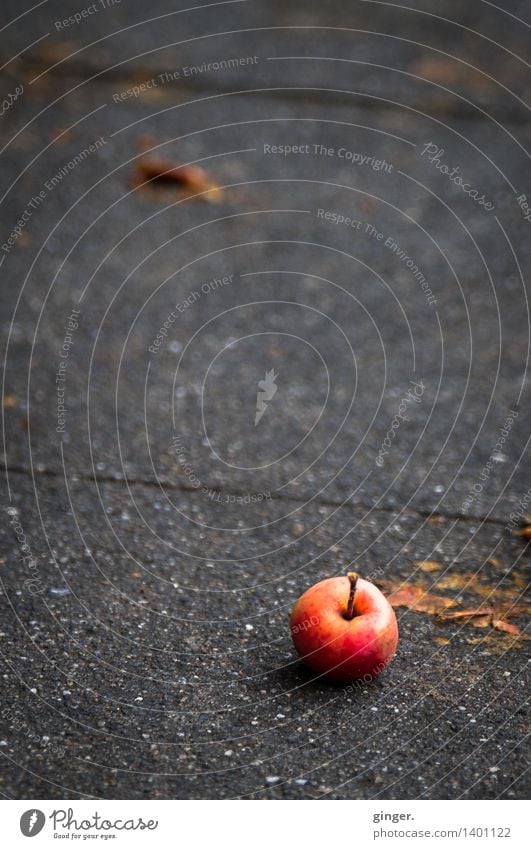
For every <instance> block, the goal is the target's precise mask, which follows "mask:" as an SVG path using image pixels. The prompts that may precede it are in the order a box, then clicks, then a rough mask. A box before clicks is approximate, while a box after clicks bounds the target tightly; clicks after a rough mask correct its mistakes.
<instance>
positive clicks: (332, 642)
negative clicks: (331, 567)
mask: <svg viewBox="0 0 531 849" xmlns="http://www.w3.org/2000/svg"><path fill="white" fill-rule="evenodd" d="M290 630H291V635H292V638H293V642H294V644H295V648H296V649H297V651H298V653H299V654H300V655H301V657H303V658H304V660H305V662H306V663H307V665H308V666H309V667H310V669H312V670H313V672H316V673H317V674H318V675H322V676H324V677H326V678H328V679H330V680H332V681H337V682H342V683H347V682H349V681H356V680H358V679H360V678H364V679H365V680H366V681H368V680H371V679H372V678H374V677H376V675H379V674H380V672H382V671H383V670H384V669H385V668H386V666H387V665H388V664H389V663H390V661H391V659H392V657H393V655H394V653H395V651H396V646H397V643H398V625H397V623H396V616H395V612H394V610H393V608H392V607H391V605H390V604H389V602H388V601H387V599H386V598H385V596H384V595H382V593H381V592H380V590H379V589H378V587H375V586H374V584H371V583H370V582H369V581H365V580H363V578H359V576H358V575H357V573H356V572H349V573H348V575H346V576H345V577H342V578H327V579H326V580H325V581H320V582H319V583H318V584H314V586H313V587H310V589H309V590H306V592H305V593H304V594H303V595H301V597H300V598H299V600H298V601H297V602H296V603H295V606H294V608H293V610H292V612H291V618H290Z"/></svg>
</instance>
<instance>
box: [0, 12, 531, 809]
mask: <svg viewBox="0 0 531 849" xmlns="http://www.w3.org/2000/svg"><path fill="white" fill-rule="evenodd" d="M197 5H198V8H195V9H194V10H192V11H184V10H185V9H186V8H187V6H186V5H185V4H180V3H178V4H175V3H168V2H156V3H151V4H149V9H146V7H145V5H144V4H136V3H132V2H126V0H122V2H121V3H116V4H115V5H113V6H111V7H109V8H108V9H105V10H104V9H102V8H98V11H97V12H93V13H92V14H87V16H86V17H84V18H83V19H82V20H81V22H80V23H78V24H76V23H75V22H71V23H69V24H64V21H65V19H66V18H67V17H68V16H69V15H74V13H75V12H76V11H80V10H82V9H87V8H88V6H87V4H84V3H73V4H72V3H68V4H67V3H64V2H44V3H42V4H39V5H38V6H37V7H35V8H34V9H33V10H32V11H30V6H29V5H28V6H27V7H25V8H24V7H21V5H20V3H14V2H6V3H4V4H3V6H2V23H1V29H0V65H2V66H3V68H2V71H1V74H0V86H1V93H2V98H8V95H9V93H13V92H14V91H15V89H16V87H17V86H20V85H22V86H23V89H24V91H23V93H22V95H21V96H20V97H19V98H18V99H16V102H14V103H13V104H12V105H10V106H8V107H7V108H6V109H4V114H3V115H2V117H1V123H0V133H1V139H0V141H1V144H2V153H1V156H2V166H3V167H2V169H1V173H0V198H1V203H2V236H1V239H0V241H1V242H2V243H3V244H4V245H5V244H6V243H7V240H8V238H9V236H10V234H11V233H12V232H13V229H14V228H15V226H16V224H17V222H18V221H19V219H20V218H21V216H22V215H23V214H24V212H25V211H26V213H27V216H26V217H27V218H28V220H27V221H26V222H25V224H24V226H23V227H22V232H21V234H20V236H19V237H18V238H16V239H15V244H14V245H13V246H12V247H11V248H10V249H9V250H7V251H6V250H4V249H2V250H0V260H2V266H1V270H0V274H1V278H2V285H1V288H0V310H1V313H0V320H1V331H2V345H3V347H2V353H3V355H4V357H5V372H4V386H3V396H4V403H3V437H4V438H3V446H2V454H3V456H2V463H3V469H4V472H3V481H2V513H3V518H4V521H3V522H2V527H1V530H0V533H1V540H2V542H1V577H2V595H1V597H0V601H1V604H2V614H1V620H0V623H1V642H0V648H1V653H2V665H3V670H2V674H3V676H4V678H3V683H4V686H3V702H4V707H5V710H4V713H3V714H2V716H1V722H2V725H1V726H0V755H1V756H2V761H3V764H2V766H3V769H2V777H1V778H0V782H1V783H0V792H2V793H3V794H4V795H5V796H6V797H12V798H32V797H33V798H39V797H40V798H46V797H50V798H65V797H66V798H86V797H102V798H113V797H116V798H183V797H184V798H233V797H256V798H277V797H278V798H314V797H332V798H348V799H350V798H418V797H420V798H495V797H503V798H517V797H523V796H524V794H525V792H526V790H525V778H524V772H525V732H526V725H525V719H526V717H525V713H524V708H525V698H526V689H525V679H524V668H525V659H526V654H527V652H526V642H525V640H523V639H522V638H520V639H518V640H516V641H515V640H513V639H512V638H511V637H510V636H509V635H506V634H504V633H501V632H499V631H495V630H494V629H492V628H488V629H487V630H484V629H483V630H479V629H476V628H474V627H472V626H471V625H466V624H463V623H462V622H459V621H458V622H453V623H448V622H446V623H442V622H440V621H439V620H438V619H436V618H435V617H434V616H432V615H428V614H424V613H418V612H414V611H407V610H405V609H404V608H399V609H398V610H397V615H398V616H399V623H400V630H401V634H402V639H401V642H400V645H399V649H398V654H397V657H396V659H395V661H394V662H393V664H392V666H391V667H390V668H389V670H388V671H386V673H385V674H384V675H383V676H382V677H381V678H380V679H378V680H376V681H373V682H372V683H370V684H368V685H367V686H364V687H356V688H350V689H346V690H345V689H341V688H336V687H330V686H329V685H327V684H326V683H325V682H323V681H315V680H312V678H311V676H310V674H309V673H308V672H307V671H306V670H305V669H304V667H303V666H302V664H301V663H300V662H299V661H298V660H297V658H296V656H295V654H294V650H293V647H292V645H291V640H290V635H289V631H288V625H287V620H288V615H289V610H290V608H291V606H292V604H293V603H294V601H295V600H296V598H297V597H298V596H299V595H300V594H301V593H302V592H303V591H304V589H306V588H307V587H308V586H309V585H310V584H311V583H313V582H314V581H317V580H320V579H321V578H323V577H327V576H329V575H333V574H340V573H342V572H344V571H346V569H347V567H348V565H349V564H350V563H351V562H352V561H353V560H357V561H358V562H359V564H360V568H361V571H362V572H363V573H364V574H365V575H367V576H369V577H372V578H373V579H374V580H376V581H379V580H380V581H382V580H383V581H384V583H385V581H387V582H392V583H394V584H396V585H399V584H400V582H401V581H403V582H405V583H406V584H407V583H413V584H415V583H418V582H419V580H420V579H422V580H423V581H424V583H425V585H426V587H427V588H430V590H431V591H434V592H438V591H444V592H446V593H447V594H448V596H449V597H453V598H455V600H456V601H457V602H458V603H459V604H460V606H461V607H463V606H465V607H466V606H472V607H474V606H476V605H477V603H478V594H477V586H478V584H477V582H478V581H480V582H481V586H483V587H490V588H492V597H493V598H495V597H496V592H497V591H498V592H502V593H510V592H514V595H515V600H518V601H520V598H519V596H520V594H521V593H522V591H523V588H524V586H525V579H524V573H525V567H526V565H528V562H529V560H528V552H527V550H526V548H525V545H524V544H523V542H522V540H521V539H520V538H517V537H515V536H514V534H513V533H512V532H511V529H510V528H509V527H508V522H509V520H510V516H511V513H515V512H516V513H517V514H518V518H519V519H520V518H521V519H523V514H524V512H525V510H524V508H523V507H522V506H521V504H522V499H525V495H526V493H527V491H528V489H529V462H528V460H529V449H528V441H529V379H528V376H527V359H528V353H529V327H530V324H529V311H528V300H527V294H526V289H527V285H526V283H527V279H528V274H529V261H530V244H531V242H530V239H529V232H530V230H529V228H530V227H531V222H530V221H526V220H525V218H524V215H523V212H522V209H521V207H520V206H519V203H518V200H517V198H518V196H520V195H522V194H526V193H527V196H528V198H529V197H531V181H530V173H531V172H530V168H529V152H528V148H529V139H530V135H531V131H530V125H529V106H528V105H527V104H528V102H529V100H530V95H531V77H530V74H529V67H530V65H529V63H530V61H531V57H530V50H529V44H530V40H529V34H530V32H531V15H530V14H529V13H530V9H529V4H527V3H524V2H512V3H508V4H504V6H505V10H504V11H502V10H501V8H497V7H496V6H495V5H494V4H492V3H487V2H482V0H474V2H473V3H470V4H466V5H464V4H462V3H457V2H439V3H437V2H425V3H420V2H418V3H417V2H415V3H412V4H409V8H408V9H405V8H402V7H401V6H400V7H399V6H398V4H394V3H385V4H384V3H369V2H349V3H339V2H333V3H327V4H322V3H319V2H304V3H303V2H300V3H299V2H292V3H278V2H254V0H249V2H242V3H222V4H214V5H209V6H207V5H201V4H197ZM176 6H177V8H175V7H176ZM181 7H182V8H181ZM26 9H27V14H24V12H25V11H26ZM19 16H20V17H19ZM16 18H18V20H15V21H14V19H16ZM13 21H14V22H13ZM61 22H63V23H61ZM237 57H243V58H245V57H247V58H249V57H256V61H253V63H252V64H245V65H242V66H240V67H238V68H237V69H232V70H230V69H229V70H227V69H225V70H223V69H222V70H217V71H216V70H215V69H211V70H203V71H201V72H198V73H195V74H193V75H192V76H189V75H187V74H186V72H185V71H184V69H185V68H186V67H190V66H195V67H198V66H201V65H202V64H203V63H206V64H208V63H216V62H219V61H220V60H223V59H230V58H237ZM281 57H282V58H281ZM290 57H291V58H290ZM177 71H178V72H179V74H180V76H179V77H178V78H176V79H173V80H172V81H171V82H168V81H165V82H162V80H161V77H160V76H159V75H164V74H166V75H172V76H175V75H176V72H177ZM164 79H166V77H164ZM153 80H155V82H154V83H153V82H152V83H151V85H150V87H149V88H148V87H146V85H145V84H146V83H150V81H153ZM142 85H144V89H143V90H142V91H140V92H139V93H137V94H134V93H132V89H133V87H134V86H137V87H140V86H142ZM128 92H129V93H128ZM124 93H125V94H124ZM6 102H7V101H6ZM97 139H103V142H101V144H100V147H99V149H98V150H97V151H96V152H92V153H89V154H87V155H83V157H82V160H81V161H77V160H76V157H79V155H80V153H81V152H82V151H85V150H86V149H87V148H88V147H89V146H90V145H91V144H93V143H94V142H95V141H96V140H97ZM428 144H432V145H434V146H436V147H437V148H438V149H439V150H440V151H442V152H441V153H440V159H439V161H440V163H443V164H445V165H447V166H448V168H449V170H451V169H452V168H458V169H459V174H461V175H462V176H463V179H465V180H466V181H467V183H469V184H470V185H471V186H472V187H474V188H476V189H477V191H478V195H480V196H481V195H483V196H484V197H485V200H486V201H490V202H491V203H492V204H493V206H494V209H492V210H491V211H488V210H487V209H485V207H484V206H482V205H481V204H479V203H478V202H477V200H474V199H473V198H471V197H470V196H468V195H467V194H465V193H464V192H463V191H462V189H460V188H459V187H458V186H456V185H455V183H453V182H451V181H450V180H449V178H448V175H447V174H444V173H442V171H441V170H440V168H437V167H436V165H435V163H434V162H430V160H429V158H428V155H427V153H426V146H427V145H428ZM268 145H269V146H271V145H284V146H285V145H291V146H293V145H297V146H299V150H300V149H301V146H305V145H308V153H306V152H301V153H291V154H289V155H281V154H280V153H276V154H275V153H271V152H267V151H268V147H267V146H268ZM314 145H323V148H326V149H327V150H328V151H332V152H331V153H329V154H326V153H325V152H324V150H323V149H320V150H319V152H316V151H315V150H314V147H313V146H314ZM146 149H147V152H146ZM302 149H303V150H305V149H306V148H304V147H303V148H302ZM340 150H348V151H351V152H354V153H356V155H357V156H358V162H357V163H351V162H349V161H348V160H347V159H345V158H344V157H343V156H341V155H340V154H339V151H340ZM144 157H147V158H151V159H155V158H163V159H165V160H169V161H170V162H179V163H183V162H184V163H192V162H193V163H199V164H201V165H202V167H204V168H205V170H206V171H207V172H208V175H209V177H210V178H211V179H212V181H213V182H215V183H216V184H218V185H219V186H221V187H222V188H221V191H220V193H219V196H206V195H203V196H201V197H199V198H197V197H196V198H190V197H187V196H186V195H185V194H184V193H183V192H182V191H180V190H179V188H178V187H176V186H166V187H164V186H154V185H153V186H149V187H139V186H138V184H137V178H136V176H135V175H136V168H137V166H138V162H139V161H141V160H142V159H143V158H144ZM360 157H365V159H364V160H363V161H364V163H365V164H360ZM367 158H373V159H372V161H373V163H377V162H380V163H386V166H385V167H383V168H380V170H375V168H373V167H371V165H370V164H367ZM76 162H77V164H76ZM72 163H74V164H73V165H72ZM58 175H59V176H58ZM54 179H55V185H53V184H52V183H51V182H50V181H54ZM50 186H51V188H50ZM39 192H43V198H42V203H40V204H39V205H38V206H37V207H35V208H32V206H31V203H32V198H34V197H35V196H37V195H38V194H39ZM319 210H325V211H328V212H334V213H337V214H341V215H344V216H348V217H350V218H353V219H356V220H357V221H359V222H360V226H359V229H357V228H353V227H350V226H347V225H345V224H337V223H334V221H331V220H325V219H324V218H323V217H322V214H320V213H319ZM371 227H372V228H373V230H371ZM376 233H380V234H382V236H381V238H377V237H375V234H376ZM389 240H392V242H393V243H394V244H396V245H397V246H398V250H401V251H404V252H405V255H406V258H407V257H409V258H411V264H414V266H415V267H417V268H418V269H419V270H420V272H422V273H423V275H424V276H425V278H426V280H427V282H428V284H429V286H430V289H431V291H432V293H433V295H434V297H435V299H436V303H434V304H430V303H429V301H428V299H427V297H426V295H425V293H424V292H423V290H422V288H421V286H420V284H419V282H418V280H416V279H415V277H414V274H413V273H412V270H411V268H408V266H407V262H406V260H402V259H400V256H399V255H398V254H397V253H396V252H393V250H392V249H391V247H390V246H389V245H390V241H389ZM223 277H229V278H230V282H229V283H228V284H227V285H223V286H218V287H217V288H216V287H214V288H211V289H210V290H209V291H208V292H206V291H204V290H203V289H202V287H203V286H204V285H205V284H208V283H209V281H212V280H214V279H216V280H220V279H222V278H223ZM193 292H197V293H199V294H198V296H197V297H196V298H192V303H191V304H190V305H188V306H186V300H187V298H189V296H190V293H193ZM176 304H180V305H181V309H182V311H181V312H179V314H178V318H177V319H176V320H175V321H174V323H173V324H172V325H171V327H170V328H169V331H168V337H167V339H166V340H165V341H164V344H162V345H161V346H160V347H159V348H158V350H157V353H153V351H150V350H149V349H150V346H153V343H154V340H155V338H156V335H157V333H158V331H159V328H161V327H162V326H163V325H164V321H165V320H166V319H167V317H168V315H169V314H170V312H171V311H172V310H174V309H175V305H176ZM74 308H75V309H78V310H79V311H80V312H79V317H78V325H79V326H78V327H77V329H75V330H73V332H72V344H71V346H70V348H69V356H68V358H67V362H66V366H65V369H64V372H65V381H64V384H61V385H62V386H64V389H65V406H66V408H67V412H66V414H65V427H64V433H58V432H57V427H58V417H57V385H58V384H57V382H56V375H57V371H58V369H59V368H60V362H61V359H62V355H61V354H60V350H61V347H62V345H63V342H64V338H65V333H66V332H67V331H66V325H67V321H68V316H69V315H70V314H71V312H72V309H74ZM64 361H65V360H64V359H63V362H64ZM271 368H274V369H275V372H277V373H278V378H277V384H278V391H277V395H276V397H275V398H274V399H273V400H272V401H271V403H270V405H269V407H268V409H267V411H266V413H265V415H264V417H263V419H262V420H261V422H260V424H259V425H258V426H257V427H254V424H253V420H254V414H255V401H256V391H257V384H258V381H259V380H261V379H263V377H264V374H265V372H266V371H267V370H269V369H271ZM413 382H416V384H417V386H418V387H419V386H420V387H422V388H421V397H420V400H419V402H418V403H412V402H411V403H409V405H408V408H407V416H408V421H403V422H401V423H400V427H399V428H398V430H397V431H396V437H395V438H394V439H393V442H392V445H391V447H390V449H389V454H388V456H387V457H386V458H385V462H384V463H383V465H379V464H378V462H377V457H378V451H379V449H380V447H381V445H382V442H383V440H384V439H385V437H386V434H387V432H388V431H389V429H390V427H391V423H392V421H393V419H394V417H395V416H396V414H397V411H398V408H399V405H400V402H401V399H402V398H404V397H405V396H406V394H407V392H408V390H410V389H411V387H412V386H413V385H414V383H413ZM511 411H516V412H517V413H518V415H517V416H516V417H514V418H513V419H512V424H511V426H510V427H509V429H508V432H507V435H506V437H505V442H504V443H503V446H502V449H501V450H496V445H497V443H498V440H499V439H500V432H501V430H502V429H503V428H504V424H505V422H506V420H507V417H508V416H510V415H512V413H511ZM176 436H177V437H179V439H180V445H182V446H183V448H184V450H185V456H186V466H185V464H184V463H183V462H180V460H179V456H178V455H177V453H176V450H175V445H176V443H175V437H176ZM187 469H188V471H187ZM264 494H265V496H266V497H263V496H264ZM251 495H252V496H253V498H254V500H253V502H252V503H245V501H244V499H245V497H246V496H248V497H249V498H250V496H251ZM257 496H260V499H258V497H257ZM238 499H240V500H238ZM242 500H243V501H242ZM8 510H12V511H13V510H15V511H16V513H12V514H9V513H8ZM529 512H531V511H529ZM15 516H16V518H17V519H18V520H19V521H20V524H21V527H22V528H23V530H24V533H25V535H26V537H25V538H26V540H27V544H28V545H29V551H30V553H31V556H32V557H33V558H34V561H35V563H36V567H35V568H36V570H37V577H38V582H39V583H38V589H39V591H38V592H37V593H35V592H34V593H32V592H31V591H30V588H28V583H27V582H28V578H29V577H31V575H29V574H28V569H27V557H26V558H25V559H24V556H23V555H24V554H26V555H27V554H28V551H26V552H24V551H21V539H20V538H18V539H17V535H16V534H15V532H14V528H13V521H10V519H11V520H13V519H14V517H15ZM22 542H23V541H22ZM493 558H494V560H493V562H492V563H491V562H489V561H490V560H492V559H493ZM428 559H433V560H436V561H438V562H439V563H440V564H441V568H440V570H439V572H437V573H436V575H435V576H434V575H433V574H428V575H426V574H424V575H421V576H420V577H419V573H418V572H417V570H416V567H415V566H414V565H413V564H414V561H419V560H428ZM468 574H472V575H474V576H475V578H474V580H471V581H470V585H469V587H468V588H467V587H466V579H465V578H463V576H466V575H468ZM452 576H454V577H455V578H456V581H455V583H454V585H453V586H452V585H451V581H449V578H452ZM459 576H461V578H463V580H462V582H461V585H459V581H458V580H457V579H458V578H459ZM34 577H35V576H34ZM445 580H446V584H445V583H444V581H445ZM437 583H439V588H438V587H437ZM432 584H433V586H431V585H432ZM463 586H464V587H465V588H464V589H463ZM33 589H35V586H34V587H33ZM511 622H513V623H517V624H518V626H519V627H520V628H524V626H525V617H523V618H522V617H521V616H520V617H516V618H514V619H511Z"/></svg>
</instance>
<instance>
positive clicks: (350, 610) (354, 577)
mask: <svg viewBox="0 0 531 849" xmlns="http://www.w3.org/2000/svg"><path fill="white" fill-rule="evenodd" d="M347 578H348V579H349V581H350V594H349V597H348V604H347V612H346V614H345V618H346V619H354V596H355V595H356V585H357V583H358V578H359V575H358V573H357V572H349V573H348V575H347Z"/></svg>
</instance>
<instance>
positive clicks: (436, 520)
mask: <svg viewBox="0 0 531 849" xmlns="http://www.w3.org/2000/svg"><path fill="white" fill-rule="evenodd" d="M445 522H446V516H440V515H439V513H434V514H433V515H432V516H430V517H429V519H428V524H430V525H444V523H445Z"/></svg>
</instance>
